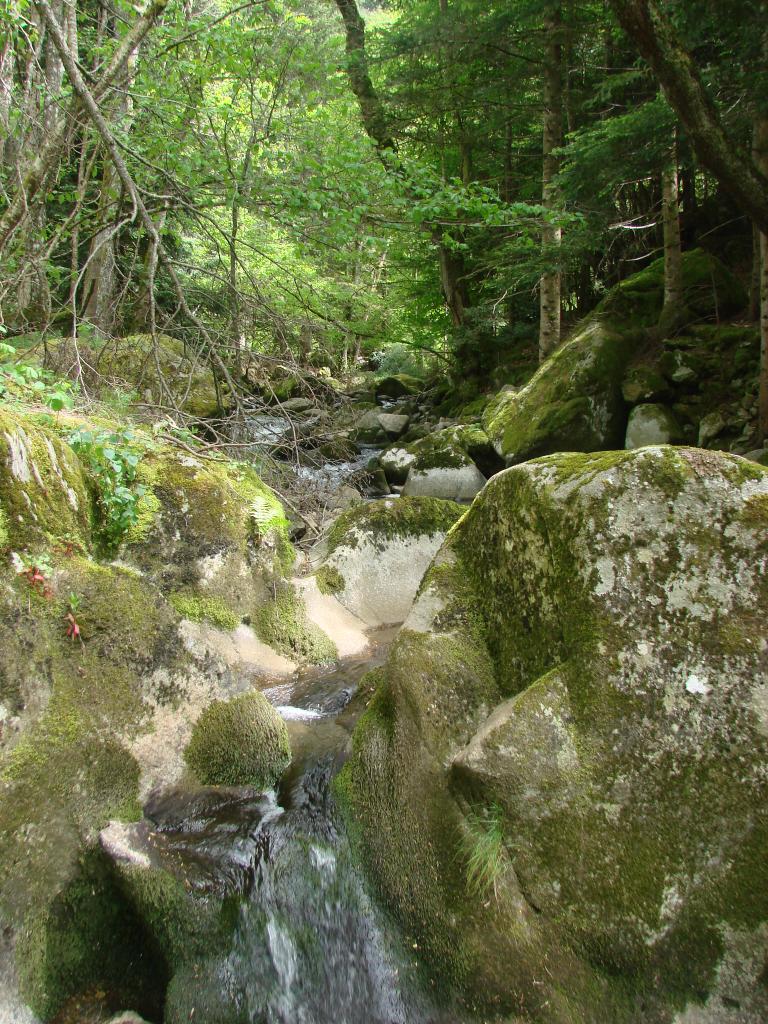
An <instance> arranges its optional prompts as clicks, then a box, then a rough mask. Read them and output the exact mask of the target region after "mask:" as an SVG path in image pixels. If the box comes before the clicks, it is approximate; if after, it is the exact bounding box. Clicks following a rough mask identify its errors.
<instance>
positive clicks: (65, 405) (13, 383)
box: [0, 342, 75, 412]
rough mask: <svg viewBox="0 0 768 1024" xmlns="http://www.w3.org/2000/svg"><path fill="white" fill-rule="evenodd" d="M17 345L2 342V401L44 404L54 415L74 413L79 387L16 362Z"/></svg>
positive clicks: (0, 348)
mask: <svg viewBox="0 0 768 1024" xmlns="http://www.w3.org/2000/svg"><path fill="white" fill-rule="evenodd" d="M16 355H17V350H16V348H15V347H14V346H13V345H8V344H6V343H5V342H0V357H4V358H5V362H3V363H0V397H2V398H5V399H6V400H7V399H14V398H15V399H17V400H23V401H26V402H40V403H41V404H43V405H47V406H48V407H49V408H50V409H52V410H53V411H54V412H61V411H62V410H63V409H71V408H72V406H73V405H74V397H73V392H74V391H75V385H74V384H73V383H72V382H71V381H68V380H61V379H59V378H57V377H56V376H55V375H54V374H53V373H51V372H50V371H49V370H43V369H41V368H40V367H39V366H34V365H33V364H31V363H26V362H20V361H16V359H14V358H12V357H14V356H16Z"/></svg>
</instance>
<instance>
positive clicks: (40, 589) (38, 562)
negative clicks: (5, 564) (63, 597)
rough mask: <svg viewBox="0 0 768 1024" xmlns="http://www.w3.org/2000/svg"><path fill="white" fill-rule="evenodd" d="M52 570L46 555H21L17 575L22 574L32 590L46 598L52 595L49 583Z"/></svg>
mask: <svg viewBox="0 0 768 1024" xmlns="http://www.w3.org/2000/svg"><path fill="white" fill-rule="evenodd" d="M52 572H53V568H52V567H51V562H50V559H49V558H48V556H47V555H23V556H21V568H20V570H19V575H20V576H24V577H25V579H26V580H27V582H28V583H29V585H30V587H31V588H32V590H34V591H36V592H37V593H38V594H40V596H41V597H44V598H45V599H46V600H48V599H49V598H50V597H52V596H53V589H52V587H51V583H50V577H51V573H52Z"/></svg>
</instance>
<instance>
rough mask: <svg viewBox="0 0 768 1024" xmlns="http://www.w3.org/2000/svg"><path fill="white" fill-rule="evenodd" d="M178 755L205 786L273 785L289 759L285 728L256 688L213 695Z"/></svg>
mask: <svg viewBox="0 0 768 1024" xmlns="http://www.w3.org/2000/svg"><path fill="white" fill-rule="evenodd" d="M184 758H185V760H186V762H187V764H188V765H189V767H190V768H191V769H192V771H193V772H194V773H195V775H196V776H197V778H198V779H199V780H200V781H201V782H202V783H204V784H205V785H210V786H245V785H251V786H259V787H263V788H265V789H266V788H269V787H271V786H274V784H275V783H276V782H277V780H278V779H279V778H280V776H281V775H282V773H283V772H284V771H285V769H286V768H287V767H288V764H289V762H290V759H291V753H290V745H289V742H288V730H287V729H286V727H285V722H284V721H283V720H282V718H281V717H280V716H279V715H278V713H277V712H276V711H275V709H274V708H273V707H272V705H271V704H270V703H269V701H268V700H267V698H266V697H265V696H264V695H263V694H262V693H260V692H259V691H254V692H252V693H246V694H242V695H241V696H239V697H235V698H234V699H233V700H230V701H214V702H213V704H211V705H210V706H209V707H208V708H206V709H205V711H203V713H202V715H201V716H200V718H199V719H198V720H197V723H196V724H195V728H194V730H193V732H192V738H191V739H190V741H189V743H188V745H187V748H186V750H185V751H184Z"/></svg>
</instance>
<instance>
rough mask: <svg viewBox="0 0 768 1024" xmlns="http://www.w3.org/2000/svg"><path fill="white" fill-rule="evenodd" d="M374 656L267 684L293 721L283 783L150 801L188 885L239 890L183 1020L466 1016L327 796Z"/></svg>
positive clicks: (431, 1020)
mask: <svg viewBox="0 0 768 1024" xmlns="http://www.w3.org/2000/svg"><path fill="white" fill-rule="evenodd" d="M377 655H378V656H377V657H374V658H373V659H369V660H368V661H363V660H360V661H358V662H353V663H351V664H347V665H345V666H342V667H341V668H340V669H339V670H338V671H336V672H333V673H328V672H318V673H314V674H308V675H305V676H304V677H299V678H297V679H296V681H295V684H294V686H293V687H292V688H291V692H290V693H286V688H285V686H281V687H280V688H276V690H275V693H274V694H270V692H269V691H267V694H268V695H269V696H272V699H273V700H274V702H275V703H276V704H279V705H282V707H280V710H281V712H283V713H284V717H285V718H286V720H287V721H288V723H289V729H291V730H292V744H293V750H294V760H293V763H292V766H291V769H290V770H289V772H288V774H287V776H286V778H285V780H284V782H283V785H282V787H281V790H280V792H279V793H278V794H274V793H273V794H266V795H265V794H259V793H256V792H255V791H251V790H247V789H232V790H226V789H207V790H199V791H196V792H193V793H192V794H189V793H186V794H184V793H178V792H174V791H171V792H169V793H167V794H166V795H165V796H164V797H161V798H160V799H159V800H158V801H157V802H156V803H155V804H154V805H152V806H148V807H147V809H146V812H147V814H148V816H149V817H150V818H151V819H152V820H153V822H154V826H155V828H156V829H157V833H156V834H158V836H159V837H160V838H161V839H162V842H163V844H164V846H165V848H166V851H167V852H168V853H170V854H172V855H173V856H174V858H175V859H176V860H177V861H178V860H179V859H180V860H181V861H182V862H183V864H184V873H185V876H186V877H187V878H188V879H189V880H190V882H191V884H192V885H193V886H195V887H197V888H199V889H201V890H202V891H206V890H207V891H209V892H218V893H219V894H225V893H233V892H234V893H238V894H240V896H241V897H242V898H241V903H240V909H239V914H238V920H237V925H236V928H235V931H234V936H233V941H232V944H231V948H230V949H229V951H228V953H226V954H224V955H222V956H220V957H218V958H217V959H216V960H215V961H214V962H212V963H211V964H210V965H209V969H208V970H207V971H205V972H203V974H202V976H201V977H200V978H199V979H195V981H194V982H190V979H189V978H187V979H186V980H185V992H184V995H183V1007H184V1015H183V1016H181V1015H180V1016H179V1019H187V1014H188V1013H189V1011H190V1010H191V1009H195V1010H196V1012H195V1014H194V1019H200V1020H209V1019H210V1020H214V1019H215V1021H216V1022H217V1024H219V1022H223V1024H436V1022H437V1021H440V1022H443V1024H449V1022H457V1021H458V1018H455V1017H451V1016H446V1015H445V1014H444V1013H443V1012H442V1011H437V1010H436V1008H435V1007H434V1006H432V1005H431V1004H430V1002H429V1000H428V999H427V998H426V996H425V995H423V994H422V993H421V991H420V989H419V986H418V984H417V980H416V964H415V963H414V961H413V958H412V957H411V956H409V955H408V954H409V952H410V951H407V950H405V949H404V948H402V945H401V943H400V941H399V938H398V936H397V934H396V931H395V929H394V928H393V926H392V924H391V923H390V922H389V921H388V920H387V918H386V916H385V915H384V914H383V913H382V912H381V910H380V909H379V908H378V907H377V906H376V904H375V902H374V901H373V900H372V899H371V896H370V894H369V892H368V889H367V887H366V884H365V881H364V879H363V877H362V875H361V872H360V870H359V868H358V866H357V864H356V861H355V857H354V855H353V851H352V848H351V845H350V842H349V839H348V837H347V834H346V831H345V828H344V825H343V822H342V821H341V819H340V817H339V813H338V810H337V808H336V806H335V804H334V801H333V797H332V786H331V784H332V780H333V777H334V775H335V773H336V772H337V771H338V769H339V767H340V765H341V763H342V761H343V758H344V752H345V749H346V746H347V742H348V739H349V732H348V729H349V727H350V726H351V722H350V721H345V720H344V718H343V716H344V714H345V711H344V709H345V706H346V704H347V703H348V701H349V699H350V697H351V695H352V694H353V692H354V689H355V687H356V685H357V682H358V681H359V679H360V677H361V676H362V675H363V673H364V671H366V670H367V669H368V668H370V667H373V666H374V665H375V664H380V663H381V661H382V660H383V653H382V649H380V650H379V651H378V652H377ZM275 698H278V699H275ZM340 715H341V716H342V719H341V720H339V716H340ZM185 801H186V803H185ZM196 985H197V986H198V990H197V991H195V986H196ZM212 1007H215V1011H214V1010H213V1009H211V1008H212Z"/></svg>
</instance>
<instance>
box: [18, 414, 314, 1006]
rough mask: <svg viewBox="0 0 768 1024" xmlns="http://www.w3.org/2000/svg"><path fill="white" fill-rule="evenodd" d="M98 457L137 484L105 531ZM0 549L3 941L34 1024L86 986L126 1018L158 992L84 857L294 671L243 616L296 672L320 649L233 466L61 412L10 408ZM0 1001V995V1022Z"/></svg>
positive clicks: (113, 900) (124, 913) (273, 510)
mask: <svg viewBox="0 0 768 1024" xmlns="http://www.w3.org/2000/svg"><path fill="white" fill-rule="evenodd" d="M75 429H77V430H78V431H79V435H78V436H79V438H80V443H79V444H78V448H77V451H75V449H74V448H73V447H72V446H71V445H69V444H68V443H67V442H66V438H68V437H70V436H71V434H72V431H74V430H75ZM86 437H87V438H90V440H88V441H86V440H85V438H86ZM104 438H106V441H105V440H104ZM100 439H101V440H100ZM105 446H108V447H109V448H110V450H111V451H112V455H111V456H110V458H111V459H112V460H113V461H115V460H120V461H121V462H122V463H123V465H124V466H130V467H132V468H133V469H135V472H136V480H135V481H134V483H132V484H130V485H129V486H127V487H126V492H127V494H124V495H123V498H124V508H123V512H124V513H125V516H124V517H123V518H122V519H121V521H120V524H119V525H120V530H117V529H116V527H115V522H114V521H111V520H109V519H108V514H109V510H110V505H109V504H108V503H107V502H106V501H105V500H104V499H105V496H106V497H109V495H110V494H111V492H110V491H109V490H108V489H106V490H105V488H106V485H107V483H108V479H107V478H106V475H105V473H104V472H103V470H101V471H100V463H99V461H98V456H99V452H100V451H101V448H103V447H105ZM126 460H130V461H126ZM138 487H141V488H142V490H139V489H138ZM131 494H132V495H133V497H131ZM107 524H111V525H110V531H109V532H106V530H105V526H106V525H107ZM0 533H1V535H2V539H1V540H0V544H1V545H2V547H3V549H4V550H5V551H6V552H7V553H9V554H12V557H11V558H6V559H5V560H4V562H3V564H2V566H0V707H2V709H3V712H2V718H3V723H2V728H1V729H0V917H1V918H2V920H3V942H4V943H5V942H6V939H7V940H8V942H10V943H11V945H12V946H13V947H14V950H15V962H16V973H17V975H18V986H19V988H20V991H21V996H22V999H23V1002H25V1003H27V1004H28V1005H29V1006H30V1007H31V1009H32V1011H34V1013H35V1014H36V1015H37V1016H38V1017H40V1018H42V1019H45V1020H49V1019H52V1018H54V1017H56V1016H57V1015H58V1014H59V1012H60V1010H61V1009H62V1007H63V1005H64V1004H65V1003H66V1002H67V1000H69V999H70V998H71V997H78V996H79V995H80V994H82V993H85V992H87V991H93V990H95V989H98V988H101V989H103V990H104V991H109V992H110V993H114V994H115V998H116V1000H117V1001H118V1005H123V1006H136V1007H138V1008H139V1009H143V1007H144V1006H152V1005H153V1004H152V1002H151V998H150V997H149V996H148V993H149V992H150V991H154V992H155V993H156V992H158V991H160V990H161V988H162V986H163V984H164V981H165V980H167V979H163V978H158V977H156V976H154V974H157V973H162V972H163V970H164V969H163V968H162V965H161V964H160V961H159V959H157V958H146V957H143V945H142V944H143V942H144V941H145V939H144V937H143V936H144V933H143V932H142V924H141V923H140V922H139V921H138V920H137V917H136V912H135V911H134V910H131V909H130V908H127V907H126V905H125V898H124V894H123V893H121V892H120V891H118V890H119V886H117V884H116V882H115V879H114V877H113V876H112V874H111V873H110V872H109V871H108V870H107V868H106V865H105V864H104V861H103V858H102V857H101V856H96V855H95V854H94V853H93V849H92V847H93V839H94V837H95V836H96V835H97V834H98V831H99V829H101V828H102V827H103V826H104V825H105V824H106V822H107V821H109V820H113V819H114V820H121V821H123V822H125V821H131V820H134V819H136V818H137V817H138V816H140V801H141V800H142V799H143V798H144V797H145V796H146V795H147V793H148V792H149V791H150V790H151V789H152V788H153V787H155V786H157V785H163V784H168V783H172V782H174V781H176V780H178V779H179V778H180V777H181V775H182V774H183V772H184V771H185V766H184V762H183V758H182V752H183V750H184V747H185V745H186V744H187V742H188V740H189V739H190V736H191V734H192V730H193V726H194V723H195V721H196V720H197V719H198V718H199V716H200V714H201V712H203V710H204V708H206V707H207V706H208V705H210V704H211V702H212V701H216V700H224V699H229V698H232V697H234V696H236V695H237V694H239V693H242V692H243V691H247V690H250V689H252V687H253V683H254V681H258V680H259V679H263V677H264V675H265V674H266V673H269V675H270V676H271V677H273V678H274V677H276V676H277V677H279V676H281V675H282V676H284V675H286V674H291V673H292V672H293V671H295V669H296V667H297V666H296V664H294V663H292V662H288V661H287V660H285V659H281V658H279V657H278V655H277V654H276V652H275V650H273V649H271V648H270V647H268V646H267V645H266V644H265V643H260V642H259V640H258V639H257V637H256V635H255V633H254V632H253V630H252V629H251V628H250V626H248V625H246V624H245V623H244V622H243V621H242V620H243V619H244V618H248V619H254V620H258V623H259V625H260V626H261V625H263V626H264V627H265V632H267V633H268V634H269V635H270V636H274V637H275V638H276V641H281V642H282V643H283V644H284V646H285V648H286V649H290V650H296V651H297V658H298V657H299V656H301V652H302V651H306V652H307V653H312V652H313V649H312V648H310V647H307V646H306V645H305V646H302V645H301V644H300V643H298V642H297V641H296V636H297V635H299V636H300V637H302V638H305V637H309V639H310V640H318V641H319V639H320V638H319V637H315V636H314V634H311V631H310V630H309V628H308V627H307V624H306V623H305V622H304V621H303V620H302V617H301V614H300V609H299V608H298V604H297V602H293V603H292V602H290V601H285V599H284V598H283V588H284V587H287V584H286V583H285V581H284V580H283V576H284V575H285V574H286V573H287V572H288V571H289V570H290V567H291V565H292V561H293V551H292V548H291V545H290V542H289V541H288V523H287V520H286V519H285V516H284V514H283V511H282V507H281V505H280V503H279V501H278V500H277V498H276V497H275V495H274V494H273V492H272V491H270V490H269V488H267V487H266V486H265V485H264V484H263V483H262V481H261V480H260V479H259V477H258V475H257V474H256V473H255V471H254V470H253V469H252V468H250V467H244V466H242V465H238V464H234V463H228V462H226V461H221V462H213V461H211V460H202V459H198V458H196V457H194V456H192V455H191V454H190V453H189V451H188V450H185V449H181V448H175V447H174V446H173V445H171V444H165V443H162V442H161V441H159V440H158V439H157V438H153V437H152V436H151V435H150V434H148V433H146V434H145V433H144V432H143V431H142V430H141V429H139V428H136V427H131V428H130V429H129V428H128V425H126V424H124V423H123V424H120V423H118V422H110V421H107V420H105V419H104V418H100V419H99V420H98V422H88V421H84V420H83V417H82V416H79V415H78V416H75V415H74V414H70V415H68V414H64V413H62V414H60V415H59V417H57V420H56V425H55V429H51V426H50V423H49V425H46V426H41V425H40V423H39V421H38V418H37V414H36V413H35V412H24V410H22V409H16V410H14V411H13V413H12V414H11V413H10V412H6V413H4V414H3V416H2V417H0ZM105 555H106V556H107V559H108V560H106V559H105V558H104V556H105ZM278 603H280V611H282V612H284V613H285V614H280V612H275V611H274V610H275V608H276V606H277V605H278ZM270 610H272V612H273V613H274V614H270ZM270 627H271V628H270ZM318 632H319V631H318ZM310 634H311V635H310ZM292 644H293V645H292ZM325 644H326V646H328V645H329V641H328V640H327V638H325ZM232 752H233V753H234V749H233V751H232ZM182 890H183V886H182ZM139 940H140V941H139ZM4 952H5V949H4V947H3V948H2V949H0V954H3V955H4ZM0 958H1V957H0ZM126 962H129V963H131V964H132V969H131V971H130V972H126V971H125V964H126ZM153 972H154V974H153ZM10 983H12V984H13V985H14V986H15V984H16V982H15V979H14V978H12V979H11V982H10ZM4 984H5V972H4V970H0V986H2V985H4ZM134 997H135V998H134ZM5 1002H7V1000H5V994H4V993H0V1013H1V1011H2V1008H3V1006H4V1004H5ZM160 1013H161V1008H158V1007H155V1008H154V1009H152V1011H151V1013H149V1016H151V1017H153V1019H154V1016H157V1015H158V1014H160ZM153 1015H154V1016H153ZM14 1019H17V1018H14ZM18 1019H20V1020H21V1019H24V1017H23V1016H20V1017H18Z"/></svg>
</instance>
